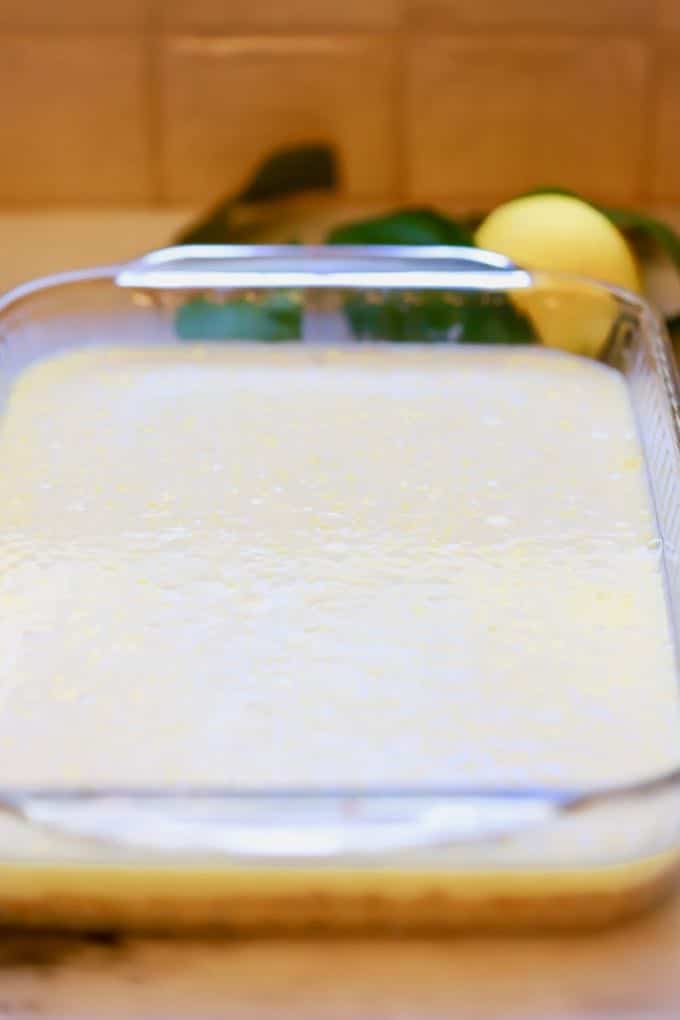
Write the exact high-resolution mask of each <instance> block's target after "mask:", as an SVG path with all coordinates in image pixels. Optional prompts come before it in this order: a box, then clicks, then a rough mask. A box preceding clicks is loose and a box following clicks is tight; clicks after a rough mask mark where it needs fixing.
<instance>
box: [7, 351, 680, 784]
mask: <svg viewBox="0 0 680 1020" xmlns="http://www.w3.org/2000/svg"><path fill="white" fill-rule="evenodd" d="M678 705H679V702H678V692H677V676H676V670H675V662H674V653H673V648H672V643H671V636H670V629H669V624H668V620H667V614H666V607H665V600H664V591H663V583H662V573H661V557H660V549H659V542H658V537H657V534H656V530H655V523H654V519H653V514H652V510H651V506H650V501H649V496H648V493H647V488H646V481H645V477H644V473H643V467H642V460H641V453H640V447H639V442H638V439H637V435H636V430H635V426H634V421H633V417H632V411H631V407H630V405H629V401H628V397H627V393H626V389H625V385H624V383H623V381H622V380H621V379H620V378H619V376H618V375H617V374H616V373H615V372H614V371H613V370H610V369H608V368H606V367H604V366H601V365H597V364H594V363H592V362H590V361H587V360H584V359H579V358H576V357H573V356H570V355H566V354H562V353H559V352H554V351H553V352H551V351H546V350H540V349H528V350H512V349H507V348H502V349H501V348H496V349H494V348H483V349H452V348H419V349H418V348H397V347H389V348H387V347H386V348H382V349H376V348H368V347H366V348H357V349H352V350H349V349H345V350H328V349H323V348H319V347H311V346H310V347H307V346H302V345H292V346H290V347H287V346H286V347H280V348H277V347H265V346H261V347H248V346H245V345H244V346H242V347H241V346H240V345H233V346H232V345H229V346H219V347H212V346H206V345H203V346H200V345H196V346H186V347H183V348H180V347H173V348H170V347H168V348H164V349H155V350H153V349H146V350H131V349H122V348H121V349H105V350H102V349H92V350H88V351H79V352H76V353H71V354H68V355H62V356H60V357H57V358H54V359H52V360H49V361H46V362H43V363H41V364H39V365H37V366H35V367H33V368H31V369H30V370H28V371H27V372H26V373H25V374H24V375H23V376H22V377H20V379H19V381H18V383H17V384H16V386H15V388H14V390H13V393H12V395H11V398H10V401H9V405H8V407H7V410H6V414H5V418H4V422H3V425H2V428H1V429H0V748H1V749H2V751H1V755H0V777H1V782H2V785H10V784H41V785H64V784H78V785H83V784H84V785H98V784H102V783H109V784H116V785H123V784H140V785H141V784H166V783H168V782H181V783H202V784H212V783H222V784H227V785H232V786H245V787H252V786H258V785H272V786H283V785H289V784H295V785H300V784H302V785H316V786H322V785H327V784H331V783H341V784H344V785H352V784H360V785H363V784H368V785H376V784H385V783H390V784H392V783H398V784H408V785H412V784H423V783H437V784H445V785H466V784H501V785H504V786H509V785H515V784H536V783H541V784H543V783H546V784H557V785H563V786H574V785H581V784H599V783H610V782H623V781H628V780H633V779H636V778H638V777H640V776H649V775H651V774H653V773H655V772H657V771H660V770H664V769H667V768H670V767H672V766H674V765H676V764H677V762H678V758H679V757H680V755H679V754H678V750H679V749H680V739H679V738H680V719H679V712H678Z"/></svg>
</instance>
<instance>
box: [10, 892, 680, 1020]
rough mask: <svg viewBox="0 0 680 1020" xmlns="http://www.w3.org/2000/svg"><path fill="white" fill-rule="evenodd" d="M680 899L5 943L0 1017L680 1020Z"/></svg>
mask: <svg viewBox="0 0 680 1020" xmlns="http://www.w3.org/2000/svg"><path fill="white" fill-rule="evenodd" d="M679 961H680V898H676V899H675V901H674V902H672V903H671V904H669V905H668V906H667V907H664V908H662V909H660V910H658V911H657V912H656V913H654V914H651V915H648V916H647V917H645V918H643V919H641V920H639V921H637V922H635V923H632V924H629V925H627V926H626V927H623V928H620V929H613V930H611V931H608V932H600V933H596V934H590V935H574V936H570V937H564V936H561V937H554V938H549V937H543V938H534V937H531V938H528V937H521V938H516V939H512V938H502V939H500V938H490V937H489V938H486V937H481V936H479V937H475V938H466V937H454V938H450V939H439V940H436V941H429V940H425V941H424V940H420V939H417V940H413V941H407V940H399V941H388V940H380V939H379V940H376V939H370V940H367V939H339V940H319V939H317V940H305V939H302V940H299V941H290V940H278V941H277V940H265V941H239V940H234V939H227V940H222V941H214V940H211V941H193V940H191V941H181V942H180V941H170V940H169V941H160V940H148V941H145V940H140V939H135V940H126V939H123V940H121V941H120V942H115V941H114V942H110V943H107V942H106V941H103V940H100V941H98V942H97V941H87V940H78V939H70V938H46V937H40V936H35V935H24V936H14V937H7V936H6V937H4V938H1V939H0V1016H2V1017H11V1018H20V1017H21V1018H24V1017H36V1016H39V1017H41V1018H45V1020H47V1018H55V1020H56V1018H57V1017H60V1018H62V1017H69V1018H77V1017H88V1018H90V1020H99V1018H113V1017H116V1018H126V1020H127V1018H130V1020H132V1018H140V1020H141V1018H144V1020H152V1018H159V1020H160V1018H163V1020H169V1018H191V1020H202V1018H208V1017H210V1018H215V1017H221V1018H232V1017H233V1018H234V1020H251V1018H252V1020H270V1018H271V1020H274V1018H276V1020H289V1018H290V1020H443V1018H447V1020H458V1018H460V1020H501V1018H502V1020H624V1018H625V1020H632V1018H636V1020H662V1018H663V1020H677V1018H678V1017H679V1016H680V966H679Z"/></svg>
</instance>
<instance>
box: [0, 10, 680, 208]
mask: <svg viewBox="0 0 680 1020" xmlns="http://www.w3.org/2000/svg"><path fill="white" fill-rule="evenodd" d="M0 97H1V98H0V110H1V111H2V117H1V118H0V204H1V205H3V206H5V207H8V206H9V207H11V206H30V205H45V204H69V205H76V204H83V205H88V204H89V205H93V204H106V203H113V204H127V205H136V204H155V205H172V204H178V203H182V204H187V203H204V202H207V201H209V200H211V199H213V198H215V197H216V196H217V195H219V194H221V193H223V192H225V191H229V190H230V189H234V188H235V187H237V186H238V185H239V184H240V183H241V182H242V181H243V180H244V178H245V177H246V176H247V175H248V174H249V172H250V171H251V170H252V169H253V167H254V165H255V164H256V163H257V162H258V161H259V160H260V159H261V158H262V157H263V156H264V155H265V154H266V153H268V152H269V151H270V150H271V149H272V148H274V147H276V146H280V145H283V144H286V143H294V142H301V141H323V140H327V141H329V142H332V143H333V144H335V146H336V148H337V151H338V154H339V158H340V163H341V169H342V180H343V190H344V192H345V193H346V194H347V195H348V196H351V197H352V198H356V199H362V200H363V199H373V198H376V199H384V198H389V199H394V200H401V201H419V200H441V201H447V202H456V203H460V204H461V205H465V204H480V203H486V202H492V201H494V200H496V199H498V198H502V197H504V196H506V195H509V194H512V193H513V192H517V191H519V190H522V189H526V188H528V187H531V186H534V185H539V184H546V183H559V184H562V185H564V186H567V187H573V188H575V189H577V190H579V191H582V192H585V193H587V194H590V195H592V196H594V197H600V198H606V199H610V200H613V201H619V202H639V203H647V204H653V203H654V202H668V201H675V200H680V172H678V170H677V169H676V164H675V159H676V155H677V156H678V157H679V161H680V0H657V2H655V3H653V2H650V0H570V2H569V3H568V4H556V3H546V2H545V0H511V2H509V0H343V2H341V3H338V0H333V2H330V0H190V2H186V0H113V2H112V3H111V4H100V3H93V2H92V0H0Z"/></svg>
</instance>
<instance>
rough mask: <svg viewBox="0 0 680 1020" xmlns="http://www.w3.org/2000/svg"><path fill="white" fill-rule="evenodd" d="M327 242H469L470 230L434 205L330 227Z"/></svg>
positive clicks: (435, 243) (453, 243)
mask: <svg viewBox="0 0 680 1020" xmlns="http://www.w3.org/2000/svg"><path fill="white" fill-rule="evenodd" d="M326 243H327V244H405V245H407V244H432V245H440V244H444V245H471V244H474V241H473V238H472V234H471V233H470V231H469V230H466V229H465V227H462V226H461V225H460V224H459V223H457V222H456V221H455V220H452V219H449V217H447V216H444V215H442V214H441V213H438V212H435V211H434V209H402V210H397V211H396V212H392V213H387V214H386V215H384V216H375V217H372V218H370V219H366V220H356V221H355V222H353V223H345V224H341V225H340V226H338V227H334V228H333V229H332V230H331V231H330V233H329V234H328V236H327V238H326Z"/></svg>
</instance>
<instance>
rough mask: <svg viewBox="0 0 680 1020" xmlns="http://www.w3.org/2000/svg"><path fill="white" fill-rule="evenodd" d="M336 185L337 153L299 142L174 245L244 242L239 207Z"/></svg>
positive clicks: (262, 167) (270, 161) (275, 156)
mask: <svg viewBox="0 0 680 1020" xmlns="http://www.w3.org/2000/svg"><path fill="white" fill-rule="evenodd" d="M336 185H337V170H336V160H335V153H334V152H333V149H332V148H331V147H330V146H328V145H322V144H319V145H316V144H314V145H298V146H295V147H294V148H289V149H280V150H279V151H277V152H275V153H274V154H273V155H272V156H270V157H269V158H268V159H266V160H265V161H264V162H263V163H261V164H260V166H259V167H258V168H257V170H256V171H255V173H254V175H253V177H252V178H251V179H250V181H249V182H248V183H247V184H246V185H245V187H244V188H242V189H241V190H240V191H239V192H237V194H235V195H232V196H228V197H227V198H223V199H220V201H219V202H217V204H216V205H214V206H212V208H210V209H209V210H208V211H207V212H206V213H205V214H204V215H203V216H201V217H200V218H199V219H198V220H196V221H195V222H194V223H191V224H189V226H188V227H186V228H185V229H184V230H182V231H181V232H180V234H179V235H178V237H177V238H176V240H175V244H232V243H235V242H236V241H243V240H246V239H247V238H244V236H243V227H242V226H241V227H239V225H238V224H237V223H235V222H234V221H235V219H236V216H235V214H236V213H237V212H238V210H239V208H242V207H243V206H249V205H255V204H257V203H262V202H269V201H272V200H274V199H282V198H286V197H288V196H290V195H293V194H299V193H300V192H303V191H311V190H315V191H318V190H330V189H333V188H335V187H336Z"/></svg>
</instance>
